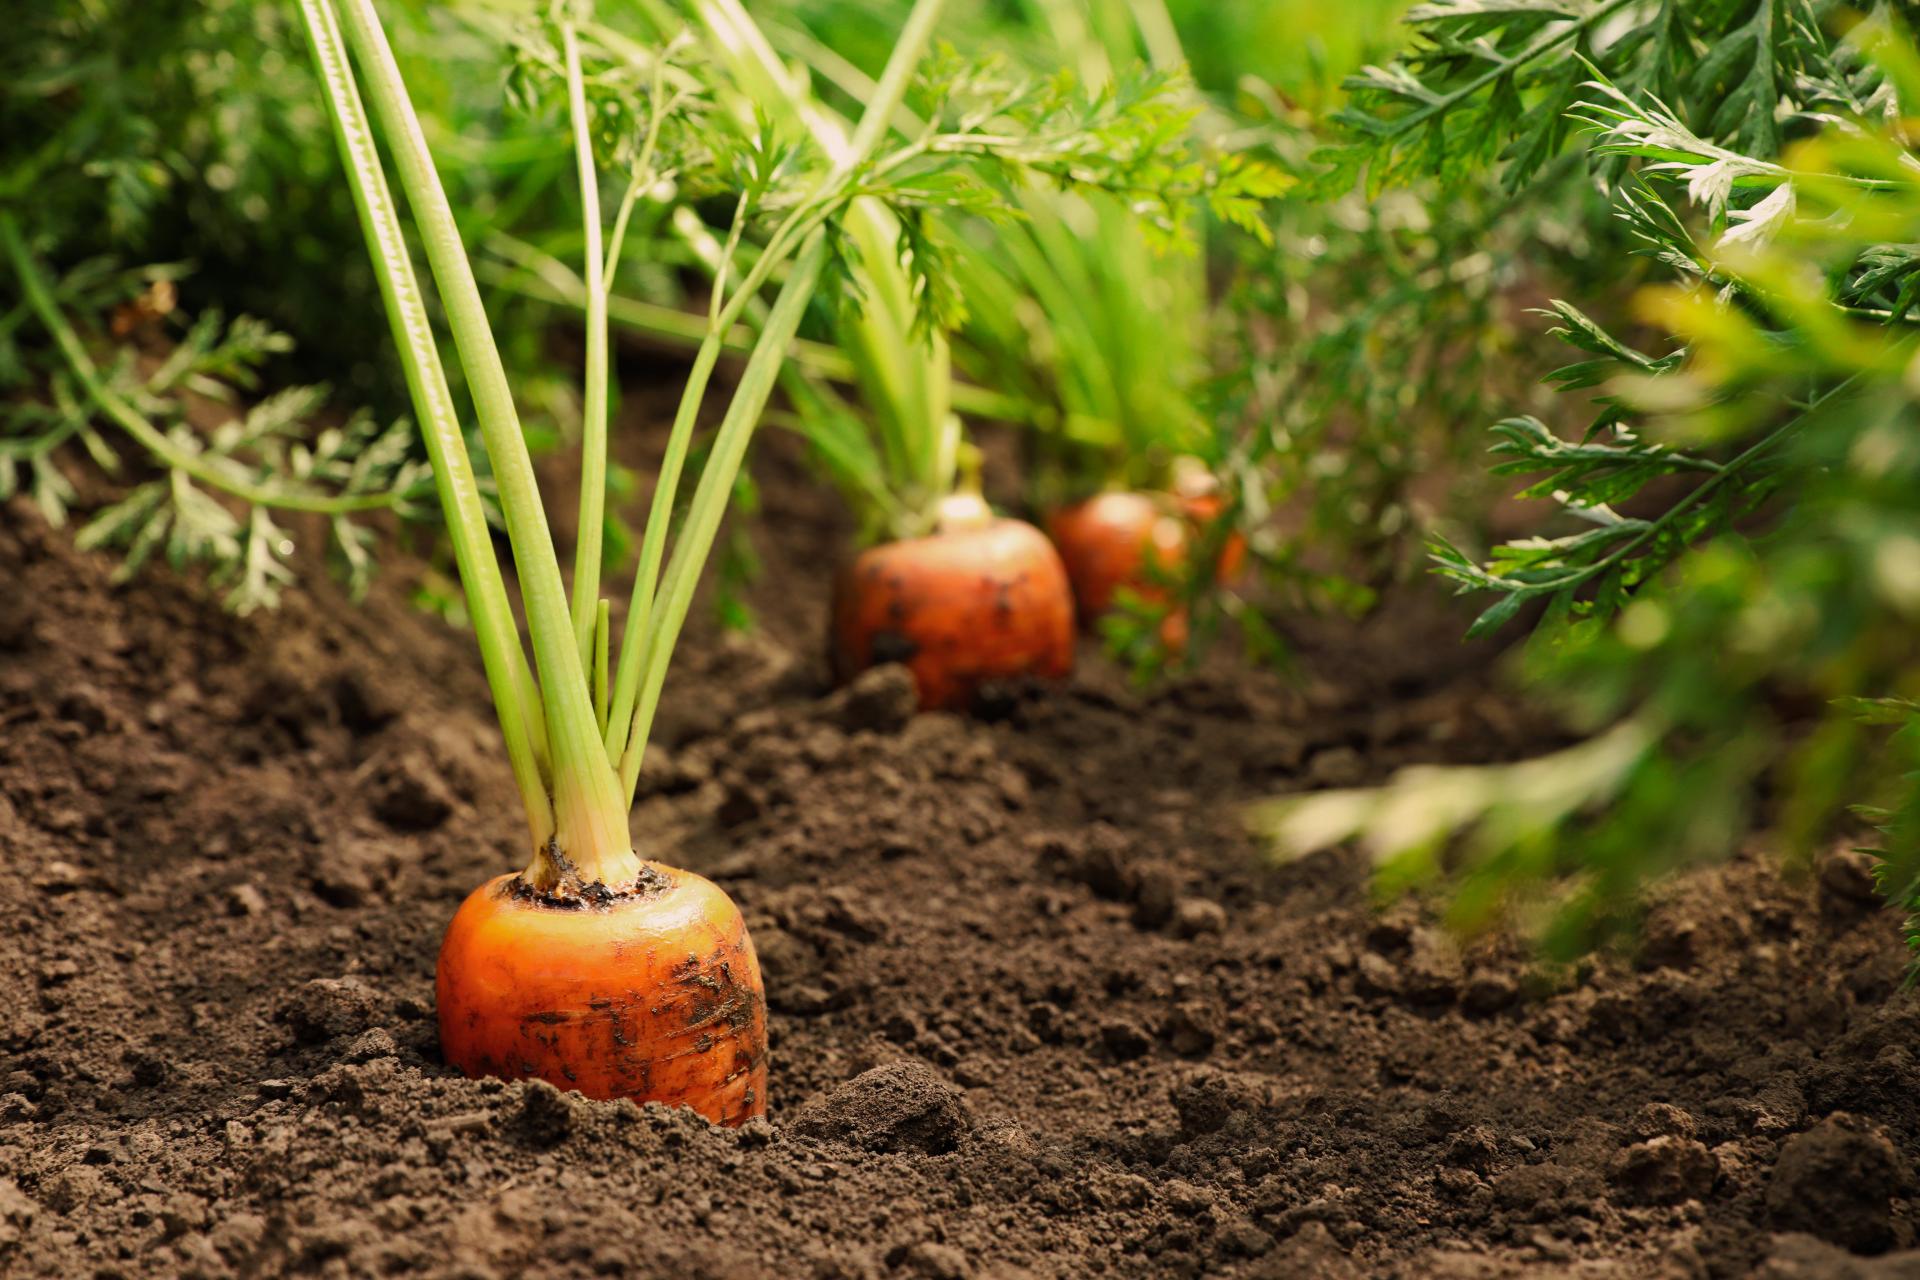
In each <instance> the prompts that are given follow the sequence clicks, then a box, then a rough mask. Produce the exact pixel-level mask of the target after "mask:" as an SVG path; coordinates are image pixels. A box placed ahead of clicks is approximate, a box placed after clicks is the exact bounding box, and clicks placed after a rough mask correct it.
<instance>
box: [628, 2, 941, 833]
mask: <svg viewBox="0 0 1920 1280" xmlns="http://www.w3.org/2000/svg"><path fill="white" fill-rule="evenodd" d="M922 2H923V3H925V2H927V0H922ZM939 2H940V0H932V3H935V4H938V3H939ZM825 260H826V237H825V233H824V232H821V231H815V232H814V233H813V234H812V235H811V236H810V237H808V239H807V241H806V243H805V244H804V245H803V246H802V247H801V250H800V256H799V257H798V259H796V261H795V262H794V267H793V271H792V273H791V274H790V275H788V277H787V280H786V283H785V284H784V285H783V286H782V287H781V290H780V296H779V297H778V298H777V299H775V301H774V304H773V310H772V311H771V312H770V313H769V314H768V316H767V323H766V326H765V327H764V328H763V329H761V331H760V340H759V342H758V343H757V344H756V345H755V347H754V351H753V358H752V359H751V360H750V361H748V363H747V370H746V373H744V374H743V375H742V376H741V378H740V384H739V386H738V387H736V388H735V389H734V393H733V402H732V403H731V404H729V405H728V406H727V416H726V417H725V418H724V419H723V420H722V421H721V423H720V429H719V430H718V431H717V432H715V433H714V439H713V448H712V451H711V452H710V453H709V454H708V456H707V463H706V466H705V467H703V468H702V469H701V471H700V483H699V485H698V486H697V487H696V489H695V490H694V495H693V501H692V502H691V503H690V504H689V505H688V509H687V520H686V525H685V527H684V528H683V529H682V530H681V532H680V536H679V537H678V538H677V539H676V540H675V542H674V547H673V562H672V563H671V564H670V565H668V567H667V573H666V578H665V580H664V582H663V583H662V584H661V592H660V597H661V604H660V608H659V609H658V610H657V611H656V612H655V615H654V616H653V618H652V619H651V623H650V625H649V626H648V628H647V636H646V652H645V655H644V658H643V661H642V668H643V671H644V678H643V681H642V684H641V688H640V698H639V706H638V708H637V709H636V710H635V712H634V714H633V723H632V726H631V732H630V733H628V734H627V735H626V743H627V745H626V747H625V748H624V749H623V752H622V755H621V759H620V783H621V786H622V787H623V788H624V789H625V791H626V795H627V797H628V800H629V803H631V800H632V796H633V792H634V788H635V787H636V786H637V785H638V783H639V780H640V766H641V764H642V762H643V761H644V760H645V757H646V747H647V736H648V733H649V732H650V731H651V729H652V727H653V716H654V712H655V710H656V709H657V708H658V707H659V704H660V690H661V687H662V685H663V684H664V683H665V682H666V678H667V665H668V662H669V660H670V659H671V658H672V656H673V646H674V643H675V642H676V641H677V640H678V639H679V638H680V628H681V626H682V625H683V624H684V623H685V622H686V619H687V610H688V609H689V608H690V607H691V606H692V604H693V590H694V587H695V586H696V585H697V584H698V582H699V580H700V570H701V568H702V566H704V565H705V564H706V561H707V553H708V552H709V551H710V550H712V548H713V539H714V536H715V534H717V533H718V532H719V529H720V520H721V517H723V516H724V515H725V514H726V510H727V502H728V498H729V496H730V495H731V494H732V492H733V482H734V480H735V479H736V478H737V477H738V476H739V474H740V464H741V462H742V461H743V460H744V458H745V456H746V451H747V442H748V441H749V439H751V438H752V435H753V428H754V426H755V425H756V424H757V423H758V422H759V420H760V414H761V411H762V410H763V409H765V408H766V404H767V398H768V396H770V395H771V394H772V393H773V386H774V382H775V380H776V379H777V378H778V377H779V375H780V368H781V365H782V363H783V362H784V360H785V356H786V344H787V343H788V342H790V341H792V339H793V335H794V332H795V331H796V330H797V329H798V328H799V327H800V317H801V315H802V314H803V313H804V312H805V311H806V308H807V303H808V301H809V300H810V299H811V298H812V297H813V290H814V286H815V285H816V284H818V283H819V279H820V267H821V264H822V263H823V262H824V261H825ZM629 625H631V624H629ZM615 709H616V711H617V710H618V707H617V705H616V708H615Z"/></svg>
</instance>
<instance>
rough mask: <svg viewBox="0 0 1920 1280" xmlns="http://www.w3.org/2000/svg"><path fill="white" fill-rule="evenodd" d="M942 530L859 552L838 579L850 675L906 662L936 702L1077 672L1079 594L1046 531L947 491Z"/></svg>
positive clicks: (836, 628) (836, 627) (843, 670)
mask: <svg viewBox="0 0 1920 1280" xmlns="http://www.w3.org/2000/svg"><path fill="white" fill-rule="evenodd" d="M944 514H945V518H944V519H943V520H942V522H941V527H940V528H939V530H938V531H937V532H935V533H933V534H932V535H930V536H928V537H924V538H906V539H902V540H900V541H897V542H886V543H882V544H880V545H879V546H877V547H870V548H868V549H867V550H866V551H864V552H862V553H861V554H860V555H859V556H858V557H857V558H856V559H855V560H854V561H853V563H852V564H851V565H849V566H848V567H847V569H846V570H845V571H844V572H843V573H842V574H841V575H840V579H839V581H838V582H837V583H836V585H835V589H834V604H833V667H834V674H835V676H836V677H837V678H838V679H840V680H841V681H846V680H849V679H851V678H852V677H853V676H854V675H856V674H858V673H859V672H861V671H864V670H865V669H866V668H868V667H870V666H873V665H875V664H876V663H882V662H902V663H905V664H906V666H907V669H908V670H910V671H912V672H913V678H914V682H915V683H916V684H917V685H918V686H919V690H920V705H921V706H922V707H923V708H927V709H929V710H933V709H947V710H952V709H957V708H960V707H964V706H965V705H966V703H967V701H968V699H969V698H970V697H971V696H972V694H973V691H974V690H975V689H977V688H978V687H979V686H980V684H981V683H982V682H983V681H986V680H992V679H998V678H1005V677H1009V676H1023V675H1032V676H1043V677H1049V678H1060V677H1064V676H1066V675H1067V674H1068V673H1069V672H1071V671H1072V670H1073V595H1072V590H1071V588H1070V587H1069V585H1068V582H1067V573H1066V569H1065V567H1064V566H1063V565H1062V564H1061V563H1060V557H1059V555H1058V553H1056V552H1055V551H1054V549H1053V546H1052V544H1051V543H1049V542H1048V541H1047V539H1046V537H1045V536H1044V535H1043V534H1042V533H1041V532H1040V531H1039V530H1038V529H1036V528H1034V527H1033V526H1032V525H1030V524H1027V523H1026V522H1024V521H1021V520H1009V519H1002V518H999V517H996V516H994V515H993V513H992V512H991V511H988V510H987V509H986V505H985V504H984V503H982V502H980V500H979V498H978V497H977V496H974V495H965V494H961V495H956V496H955V497H954V498H951V499H949V500H948V503H947V505H946V507H945V512H944Z"/></svg>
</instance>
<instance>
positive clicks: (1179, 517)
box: [1047, 491, 1247, 653]
mask: <svg viewBox="0 0 1920 1280" xmlns="http://www.w3.org/2000/svg"><path fill="white" fill-rule="evenodd" d="M1224 510H1225V503H1224V502H1223V501H1222V500H1221V499H1220V498H1219V496H1218V495H1216V494H1211V493H1208V494H1199V495H1194V496H1190V497H1176V496H1174V495H1172V494H1146V493H1133V492H1124V491H1123V492H1110V493H1102V494H1098V495H1096V496H1095V497H1092V498H1088V499H1087V500H1085V501H1084V502H1078V503H1075V504H1073V505H1072V506H1068V507H1063V508H1061V509H1060V510H1058V511H1056V512H1054V514H1053V516H1052V518H1051V519H1050V520H1048V522H1047V531H1048V532H1049V533H1050V534H1051V535H1052V536H1053V543H1054V546H1056V547H1058V548H1059V550H1060V558H1061V560H1062V561H1063V562H1064V563H1065V564H1066V567H1067V576H1068V578H1069V579H1071V580H1072V582H1073V598H1074V603H1075V606H1076V607H1077V609H1078V611H1079V617H1080V620H1081V623H1082V624H1083V625H1085V626H1088V627H1091V626H1093V625H1094V624H1095V623H1097V622H1098V621H1099V620H1100V618H1101V617H1103V616H1104V615H1105V614H1106V613H1107V612H1108V611H1109V610H1110V609H1112V608H1113V603H1114V597H1115V596H1116V595H1117V594H1118V592H1119V591H1120V590H1121V588H1123V587H1124V588H1126V589H1127V590H1128V591H1131V592H1132V593H1133V594H1135V595H1137V596H1139V597H1140V598H1141V599H1142V600H1145V601H1147V602H1148V603H1151V604H1162V605H1164V604H1166V603H1168V601H1167V587H1166V584H1165V580H1166V579H1168V578H1171V577H1177V576H1178V575H1179V574H1181V573H1182V572H1184V571H1185V569H1186V565H1187V555H1188V549H1189V548H1190V547H1191V546H1192V544H1193V543H1194V542H1195V541H1196V540H1197V535H1198V534H1199V533H1201V532H1202V531H1203V530H1204V529H1205V528H1206V526H1207V525H1209V524H1210V523H1211V522H1212V521H1214V520H1217V519H1219V518H1220V516H1221V513H1222V512H1223V511H1224ZM1246 555H1247V543H1246V539H1245V538H1244V537H1243V536H1242V535H1241V534H1239V533H1238V532H1235V533H1233V534H1231V535H1229V536H1228V538H1227V539H1226V542H1225V545H1223V546H1222V547H1221V550H1220V560H1219V563H1218V565H1217V566H1216V574H1217V576H1218V577H1219V579H1220V580H1221V581H1227V580H1229V579H1231V578H1232V577H1234V576H1235V575H1236V574H1238V573H1239V571H1240V569H1241V567H1242V566H1243V565H1244V564H1245V563H1246ZM1160 639H1161V642H1162V643H1163V644H1165V645H1166V647H1167V648H1168V649H1169V650H1170V651H1172V652H1175V653H1178V652H1181V651H1182V650H1184V649H1185V648H1186V644H1187V616H1186V609H1185V607H1184V606H1179V607H1175V608H1172V609H1170V610H1169V611H1168V613H1167V616H1166V618H1165V620H1164V621H1163V622H1162V623H1161V627H1160Z"/></svg>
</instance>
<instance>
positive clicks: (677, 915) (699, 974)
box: [436, 863, 767, 1125]
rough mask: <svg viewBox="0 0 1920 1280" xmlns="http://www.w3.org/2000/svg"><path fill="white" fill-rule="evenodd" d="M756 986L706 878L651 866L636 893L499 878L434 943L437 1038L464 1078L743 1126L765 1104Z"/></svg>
mask: <svg viewBox="0 0 1920 1280" xmlns="http://www.w3.org/2000/svg"><path fill="white" fill-rule="evenodd" d="M760 991H761V986H760V963H759V961H758V960H757V959H756V958H755V956H754V952H753V943H752V941H751V940H750V939H749V938H748V937H747V929H746V924H745V922H744V921H743V920H742V919H741V918H740V912H739V910H738V909H737V908H735V906H734V905H733V903H732V901H731V900H730V899H729V898H728V897H727V895H726V894H724V893H722V892H721V891H720V890H719V889H717V888H715V887H714V886H713V885H712V884H709V883H708V882H707V881H705V880H703V879H701V878H700V877H699V876H696V875H693V874H692V873H690V872H686V871H677V870H674V869H673V868H671V867H663V866H660V865H659V864H657V863H647V864H645V865H644V866H643V868H642V872H641V875H640V877H639V880H638V883H637V885H636V887H635V888H634V889H633V890H630V891H629V892H627V893H626V894H624V895H618V896H614V895H606V896H605V897H604V898H602V900H600V901H598V902H593V901H585V902H583V901H582V900H581V899H579V898H566V897H559V896H555V895H548V894H541V893H537V892H535V891H533V890H532V889H531V888H530V887H529V886H528V885H527V884H526V883H525V882H524V881H522V880H521V879H520V878H519V877H518V876H512V875H504V876H499V877H497V878H495V879H493V880H490V881H488V882H487V883H486V884H483V885H481V886H480V887H479V888H478V889H476V890H474V891H473V893H472V894H471V895H469V896H468V898H467V900H466V902H465V903H463V904H462V905H461V907H460V910H459V912H458V913H456V914H455V915H454V917H453V923H452V924H451V925H449V926H448V927H447V934H446V939H445V941H443V942H442V943H441V945H440V966H439V978H438V982H437V984H436V996H437V1003H438V1005H439V1013H440V1050H441V1053H442V1054H443V1055H444V1056H445V1057H446V1060H447V1063H448V1064H449V1065H450V1066H453V1067H456V1068H458V1069H459V1070H460V1071H462V1072H464V1073H465V1074H467V1075H470V1076H478V1075H488V1076H499V1077H501V1078H502V1079H506V1080H519V1079H524V1078H526V1077H529V1076H534V1077H538V1078H540V1079H542V1080H546V1081H548V1082H549V1083H551V1084H554V1085H556V1086H558V1087H560V1088H563V1089H578V1090H579V1091H580V1092H581V1093H583V1094H585V1095H587V1096H588V1097H590V1098H635V1099H641V1100H645V1101H650V1102H662V1103H666V1104H667V1105H669V1106H683V1107H691V1108H692V1109H693V1110H695V1111H698V1112H699V1113H700V1114H701V1115H703V1116H705V1117H706V1118H707V1119H709V1120H712V1121H714V1122H716V1123H718V1124H730V1125H731V1124H739V1123H740V1122H741V1121H743V1120H747V1119H750V1118H752V1117H753V1116H757V1115H764V1114H765V1113H766V1109H767V1010H766V1002H765V1000H764V999H762V998H761V994H760Z"/></svg>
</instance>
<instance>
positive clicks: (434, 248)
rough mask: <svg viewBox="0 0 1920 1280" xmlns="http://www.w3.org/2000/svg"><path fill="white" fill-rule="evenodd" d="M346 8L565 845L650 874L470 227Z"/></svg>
mask: <svg viewBox="0 0 1920 1280" xmlns="http://www.w3.org/2000/svg"><path fill="white" fill-rule="evenodd" d="M341 2H342V8H343V13H344V17H345V25H346V30H347V37H348V40H349V42H350V43H351V45H352V47H353V50H354V53H355V55H356V56H357V57H358V59H359V61H360V63H361V67H362V70H363V73H364V74H365V77H366V81H367V86H368V91H369V96H370V97H371V98H372V100H373V107H374V111H375V113H376V114H377V115H378V116H379V118H380V122H381V126H382V128H383V129H384V131H385V133H386V135H387V141H388V145H389V147H390V148H391V150H392V152H393V157H394V162H395V165H396V166H397V167H398V169H399V172H400V182H401V186H402V187H403V188H404V189H405V190H406V193H407V199H408V203H409V204H410V205H411V206H412V208H413V213H414V221H415V223H416V224H417V226H418V227H419V230H420V238H421V241H422V244H423V245H424V247H425V249H426V253H427V261H428V264H429V265H430V266H431V268H432V270H433V276H434V280H435V281H436V282H437V283H438V285H439V288H440V297H441V303H442V306H443V307H444V309H445V311H446V314H447V322H448V325H449V327H450V328H451V329H452V332H453V339H454V344H455V346H456V348H457V349H458V351H459V353H460V361H461V364H462V366H463V367H464V368H465V370H466V373H467V383H468V386H469V387H470V388H471V391H472V395H473V403H474V410H475V414H476V416H477V417H478V419H479V422H480V431H481V435H482V436H483V438H484V439H485V440H486V445H487V453H488V456H489V457H490V458H491V459H492V462H493V471H494V476H495V479H496V482H497V483H498V485H499V489H500V506H501V509H502V511H503V512H504V514H505V516H506V521H507V538H508V541H509V542H510V544H511V545H512V547H513V557H514V564H515V566H516V568H517V569H518V571H519V578H520V591H521V597H522V600H523V601H524V603H525V605H526V613H527V628H528V631H529V632H530V633H531V635H532V637H533V661H534V666H535V669H536V670H537V671H538V673H539V677H540V692H541V696H542V698H543V699H544V702H545V706H546V720H547V745H548V750H549V752H550V753H551V757H552V765H553V801H554V819H555V828H556V830H555V844H556V845H557V846H558V850H559V852H560V853H562V854H563V855H564V856H565V857H566V858H568V859H570V860H571V861H572V863H573V865H574V866H575V867H576V868H577V870H578V874H579V877H580V880H581V881H582V882H583V883H592V882H594V881H599V882H601V883H604V884H608V885H613V886H620V885H625V884H628V883H630V882H631V881H632V880H633V878H634V877H635V876H636V875H638V874H639V869H640V862H639V859H638V858H636V857H635V856H634V853H633V840H632V836H631V835H630V834H629V833H628V830H627V805H626V804H625V803H624V801H623V800H622V798H621V794H620V789H619V779H618V778H617V777H616V776H615V774H614V771H613V767H612V764H611V763H610V762H609V760H608V758H607V753H606V750H605V749H604V747H602V745H601V739H600V734H599V731H598V728H597V725H596V723H595V719H594V714H593V703H592V700H591V698H590V696H589V690H588V686H587V675H586V667H585V663H584V662H583V660H582V657H581V652H580V644H579V642H578V640H577V638H576V637H575V634H574V631H573V625H572V620H571V618H570V616H569V614H568V610H567V593H566V588H565V586H564V584H563V583H562V582H561V578H560V563H559V560H558V559H557V558H556V557H555V555H554V550H553V535H552V533H551V532H550V531H549V530H548V528H547V521H546V511H545V508H544V507H543V505H542V503H541V500H540V490H539V486H538V484H537V483H536V481H535V478H534V472H533V460H532V459H531V458H530V457H529V456H528V453H527V442H526V438H525V436H524V435H523V434H522V432H521V429H520V418H519V414H518V412H517V410H516V409H515V407H514V403H513V392H512V390H511V388H510V387H509V386H508V385H507V373H506V369H505V367H504V366H503V365H502V364H501V361H500V351H499V348H498V346H497V345H496V344H495V342H494V338H493V332H492V330H491V329H490V328H489V327H488V323H487V313H486V308H485V306H484V305H483V304H482V302H481V299H480V289H479V286H478V285H477V284H475V283H474V278H473V268H472V266H471V264H470V263H469V262H468V260H467V255H466V251H465V249H464V248H463V247H462V245H461V242H460V229H459V226H458V225H457V224H456V222H455V221H454V216H453V210H452V208H451V206H450V205H449V204H448V202H447V194H446V191H445V189H444V188H443V187H442V186H441V184H440V175H439V174H438V173H437V172H436V171H435V169H434V166H433V157H432V156H431V154H429V152H428V150H427V140H426V136H425V134H424V133H423V132H422V131H421V127H420V120H419V117H418V116H417V115H416V114H415V112H414V110H413V104H412V103H411V102H410V101H409V100H408V98H407V91H406V84H405V82H404V81H403V80H402V79H401V76H400V68H399V65H398V64H397V63H396V62H395V60H394V56H393V50H392V48H391V47H389V45H388V44H387V38H386V33H385V32H384V31H382V30H381V28H380V21H379V17H378V15H377V14H376V13H375V12H374V9H373V3H372V0H341ZM563 870H564V868H563V867H561V866H558V865H557V864H556V863H555V862H554V861H553V860H552V859H549V858H548V857H547V856H546V855H545V854H544V853H542V854H537V855H536V856H535V858H534V862H533V865H531V866H530V867H529V868H528V875H529V878H530V879H532V880H533V881H534V882H535V883H536V884H540V885H541V886H542V887H551V885H552V884H554V883H557V882H558V880H559V878H560V876H561V874H562V872H563Z"/></svg>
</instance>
